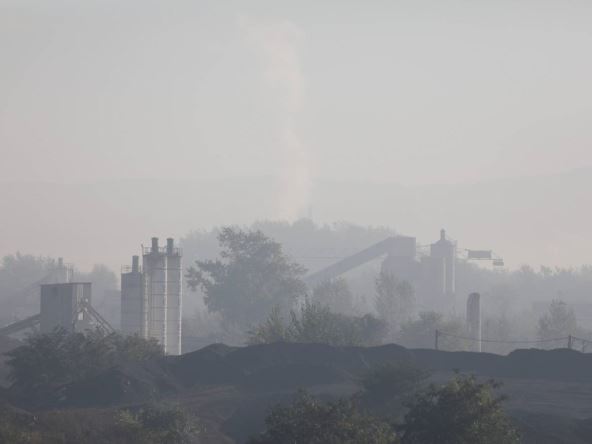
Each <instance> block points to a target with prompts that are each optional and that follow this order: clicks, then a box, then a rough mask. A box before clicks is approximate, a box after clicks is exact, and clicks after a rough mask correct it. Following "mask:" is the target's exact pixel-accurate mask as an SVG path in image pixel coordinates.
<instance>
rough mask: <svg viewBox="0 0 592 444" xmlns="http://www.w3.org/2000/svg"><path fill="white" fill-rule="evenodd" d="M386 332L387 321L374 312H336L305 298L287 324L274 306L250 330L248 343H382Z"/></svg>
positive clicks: (341, 344)
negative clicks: (359, 313) (357, 315)
mask: <svg viewBox="0 0 592 444" xmlns="http://www.w3.org/2000/svg"><path fill="white" fill-rule="evenodd" d="M385 332H386V328H385V325H384V323H383V322H382V321H380V320H379V319H377V318H375V317H374V316H372V315H365V316H362V317H356V316H345V315H342V314H338V313H333V312H332V311H331V310H330V309H329V307H328V306H326V305H319V304H314V303H310V302H306V303H305V304H304V305H303V306H302V308H301V309H300V311H299V312H296V311H293V310H292V311H291V312H290V321H289V323H288V324H286V323H285V321H284V319H283V318H282V316H281V314H280V311H279V309H274V310H272V313H271V314H270V315H269V316H268V318H267V319H266V320H265V321H264V322H263V323H262V324H260V325H259V326H257V327H256V328H255V329H253V330H251V331H249V332H248V333H247V334H248V336H249V339H248V343H249V344H268V343H272V342H300V343H320V344H330V345H335V346H348V345H376V344H379V343H380V342H381V339H382V338H383V337H384V335H385Z"/></svg>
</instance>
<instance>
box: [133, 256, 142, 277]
mask: <svg viewBox="0 0 592 444" xmlns="http://www.w3.org/2000/svg"><path fill="white" fill-rule="evenodd" d="M139 271H140V256H132V273H137V272H139Z"/></svg>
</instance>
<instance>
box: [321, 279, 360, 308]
mask: <svg viewBox="0 0 592 444" xmlns="http://www.w3.org/2000/svg"><path fill="white" fill-rule="evenodd" d="M311 299H312V300H313V302H314V303H316V304H319V305H326V306H328V307H330V308H331V310H332V311H334V312H337V313H343V314H352V313H353V307H354V295H353V293H352V291H351V289H350V288H349V286H348V285H347V281H346V280H345V279H344V278H337V279H332V280H328V281H324V282H321V283H320V284H318V285H317V286H316V287H315V288H314V289H313V292H312V298H311Z"/></svg>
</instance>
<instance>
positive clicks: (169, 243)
mask: <svg viewBox="0 0 592 444" xmlns="http://www.w3.org/2000/svg"><path fill="white" fill-rule="evenodd" d="M166 248H167V254H168V255H169V256H171V255H172V254H173V250H174V248H175V240H174V239H173V238H172V237H169V238H167V247H166Z"/></svg>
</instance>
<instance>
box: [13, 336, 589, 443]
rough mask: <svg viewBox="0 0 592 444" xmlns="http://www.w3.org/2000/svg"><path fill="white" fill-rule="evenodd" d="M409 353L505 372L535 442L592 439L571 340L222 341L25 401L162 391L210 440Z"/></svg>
mask: <svg viewBox="0 0 592 444" xmlns="http://www.w3.org/2000/svg"><path fill="white" fill-rule="evenodd" d="M403 360H404V361H411V362H415V364H416V365H417V366H419V367H421V368H424V369H428V370H430V372H431V375H432V376H431V378H430V379H431V381H432V382H442V381H445V380H447V379H449V378H450V377H451V376H452V375H453V372H454V371H455V370H458V371H461V372H466V373H473V374H475V375H477V376H478V377H479V378H486V379H488V378H495V379H496V380H500V381H502V382H503V384H504V385H503V393H505V394H507V395H508V397H509V401H508V402H507V403H506V408H507V410H508V412H509V413H510V415H511V416H512V418H514V420H515V421H516V423H517V424H518V425H519V427H520V429H521V430H522V431H523V433H524V434H525V437H526V438H527V439H526V440H525V442H527V443H531V442H532V443H535V442H536V443H561V442H570V443H585V442H590V440H589V438H586V437H590V436H592V435H589V434H588V431H589V430H590V429H591V425H592V354H582V353H580V352H576V351H572V350H567V349H558V350H552V351H542V350H534V349H533V350H517V351H515V352H513V353H511V354H510V355H508V356H500V355H492V354H486V353H481V354H477V353H470V352H442V351H435V350H408V349H405V348H403V347H400V346H397V345H394V344H391V345H385V346H380V347H369V348H363V347H332V346H327V345H320V344H285V343H277V344H270V345H259V346H249V347H229V346H225V345H222V344H214V345H211V346H208V347H205V348H203V349H201V350H198V351H196V352H193V353H188V354H185V355H182V356H179V357H167V358H165V359H164V360H162V361H159V362H151V363H146V364H144V365H134V366H126V367H121V368H114V369H111V370H109V371H108V372H106V373H103V374H101V375H99V377H97V378H94V379H93V380H87V381H85V382H84V383H81V384H77V385H76V386H70V387H67V388H66V389H65V390H64V391H63V392H62V395H61V398H60V400H58V401H56V402H53V403H52V404H48V405H45V406H37V407H32V406H27V405H26V404H27V401H26V400H21V401H20V403H18V405H19V406H20V407H22V408H25V409H33V410H34V411H36V412H45V413H43V414H44V415H47V414H48V413H47V412H51V411H53V412H60V411H64V409H68V410H69V411H70V410H71V409H74V410H75V411H77V412H84V411H87V410H88V409H91V410H93V409H94V410H96V409H99V410H100V411H104V412H108V411H109V410H110V409H113V408H116V407H118V406H122V405H138V404H141V403H145V402H151V401H152V400H154V399H158V398H161V399H165V400H168V401H169V402H173V403H179V404H181V405H183V406H185V407H186V408H187V409H188V410H189V411H191V412H192V413H193V414H195V415H196V416H197V417H198V418H199V421H200V423H201V424H202V425H204V426H205V427H206V432H205V434H204V435H203V436H202V439H203V440H204V442H211V443H219V442H238V443H240V442H243V441H244V440H245V439H246V438H247V437H248V436H250V435H251V434H253V433H256V432H257V431H258V430H260V428H261V427H262V424H263V419H264V417H265V415H266V412H267V411H268V408H269V407H270V406H271V405H273V404H275V403H277V402H280V401H286V400H288V399H289V398H290V397H291V396H292V395H293V394H294V392H295V391H296V390H297V389H299V388H306V389H307V390H309V391H311V392H313V393H315V394H317V395H319V396H321V397H323V398H335V397H341V396H350V395H352V394H354V393H356V392H357V391H359V390H360V387H359V382H358V381H359V377H360V375H362V374H363V373H364V372H365V371H366V370H367V369H368V368H370V367H372V366H374V365H377V364H380V363H384V362H392V361H403ZM91 410H89V411H91ZM64 412H65V411H64ZM56 414H59V413H56ZM64 414H65V413H64ZM80 414H81V415H82V414H83V413H80ZM587 439H588V440H587Z"/></svg>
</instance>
